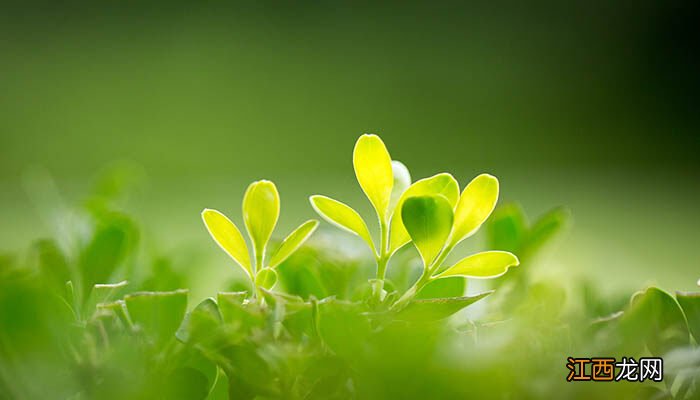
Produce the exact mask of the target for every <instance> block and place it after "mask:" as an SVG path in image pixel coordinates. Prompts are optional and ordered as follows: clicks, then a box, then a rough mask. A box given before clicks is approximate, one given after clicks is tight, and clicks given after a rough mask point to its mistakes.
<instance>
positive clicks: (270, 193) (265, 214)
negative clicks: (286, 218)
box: [243, 180, 280, 268]
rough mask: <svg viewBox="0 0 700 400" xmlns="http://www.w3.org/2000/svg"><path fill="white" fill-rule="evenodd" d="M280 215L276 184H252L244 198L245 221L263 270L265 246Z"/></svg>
mask: <svg viewBox="0 0 700 400" xmlns="http://www.w3.org/2000/svg"><path fill="white" fill-rule="evenodd" d="M279 215H280V196H279V193H277V187H275V184H274V183H272V182H270V181H266V180H261V181H257V182H253V183H251V184H250V186H248V189H247V190H246V192H245V195H244V196H243V221H244V222H245V227H246V229H247V230H248V236H250V240H251V241H252V242H253V249H254V250H255V257H256V260H260V261H259V262H260V264H261V265H259V266H258V268H262V260H263V257H264V254H265V246H267V242H268V241H269V240H270V236H271V235H272V231H273V230H274V229H275V225H277V218H279Z"/></svg>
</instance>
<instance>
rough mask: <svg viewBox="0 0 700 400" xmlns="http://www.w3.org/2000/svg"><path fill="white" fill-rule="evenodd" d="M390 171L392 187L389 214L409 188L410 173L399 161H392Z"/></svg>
mask: <svg viewBox="0 0 700 400" xmlns="http://www.w3.org/2000/svg"><path fill="white" fill-rule="evenodd" d="M391 170H392V172H393V174H394V187H393V189H391V200H390V201H389V213H390V214H391V213H392V212H393V210H394V209H395V207H396V204H397V203H398V202H399V199H400V198H401V195H402V194H403V192H405V191H406V189H408V188H409V187H410V186H411V173H410V172H408V168H406V166H405V165H403V163H402V162H401V161H396V160H392V161H391Z"/></svg>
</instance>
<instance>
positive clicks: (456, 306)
mask: <svg viewBox="0 0 700 400" xmlns="http://www.w3.org/2000/svg"><path fill="white" fill-rule="evenodd" d="M491 293H493V291H489V292H484V293H480V294H477V295H476V296H462V297H446V298H435V299H420V300H413V301H412V302H411V303H410V304H409V305H408V306H406V308H404V309H403V310H401V312H399V314H398V315H397V316H396V318H397V319H399V320H402V321H413V322H432V321H438V320H441V319H444V318H447V317H449V316H451V315H453V314H455V313H456V312H458V311H460V310H462V309H464V308H465V307H467V306H469V305H472V304H474V303H476V302H477V301H479V300H481V299H483V298H484V297H486V296H488V295H490V294H491Z"/></svg>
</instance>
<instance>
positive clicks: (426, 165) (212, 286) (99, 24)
mask: <svg viewBox="0 0 700 400" xmlns="http://www.w3.org/2000/svg"><path fill="white" fill-rule="evenodd" d="M695 7H696V6H693V5H692V3H691V2H660V1H659V2H631V1H630V2H616V3H606V2H600V3H598V2H588V1H586V2H583V1H582V2H544V1H543V2H537V1H536V2H532V3H530V2H528V3H527V4H526V3H521V2H506V3H501V2H473V3H469V4H463V3H462V2H454V3H450V2H446V3H441V4H428V3H426V4H415V3H405V2H401V3H394V4H391V3H389V4H384V5H381V6H379V5H374V4H372V3H366V4H360V3H356V2H330V1H327V2H316V3H312V2H301V3H296V4H294V5H290V4H284V3H258V4H257V5H252V4H235V5H228V6H226V7H224V6H223V5H222V4H220V3H217V2H200V3H197V4H196V5H192V4H186V3H178V2H168V3H167V4H165V3H163V4H157V3H156V4H148V5H146V4H144V3H122V2H113V3H107V4H106V5H105V4H103V5H99V6H98V5H95V4H92V5H86V4H80V3H71V2H68V3H63V4H61V5H60V6H59V5H53V4H23V5H19V4H6V5H5V7H4V11H3V12H2V13H0V221H2V222H1V225H0V251H16V250H23V249H26V248H27V246H28V243H29V241H30V240H31V239H34V238H37V237H41V236H44V235H49V234H52V232H51V230H50V229H49V227H50V224H47V221H45V220H42V218H41V215H42V212H41V209H42V208H45V207H48V206H50V204H55V202H54V201H53V200H52V199H51V198H50V197H47V196H48V195H47V194H46V193H45V192H41V191H40V192H39V193H37V189H36V188H35V186H36V185H35V184H34V182H36V180H37V177H41V176H43V177H47V176H50V177H51V179H53V181H54V182H55V184H56V187H57V188H58V191H59V192H60V194H61V196H62V197H63V198H65V199H66V201H67V202H69V203H70V202H75V201H79V200H80V199H81V198H84V197H85V196H86V194H87V193H88V192H89V190H90V187H91V185H92V184H93V182H94V180H95V177H96V176H97V175H99V173H100V171H102V170H104V169H105V168H110V166H111V165H114V163H117V164H126V165H128V166H129V168H130V170H131V171H132V173H133V174H135V175H136V176H137V177H138V179H137V181H138V182H139V184H138V185H136V188H137V190H136V191H135V192H134V194H133V196H132V197H131V198H130V201H129V203H128V205H127V207H126V208H127V210H129V211H130V212H131V213H133V214H135V215H136V216H137V218H138V219H139V221H140V223H141V225H142V227H143V228H144V230H145V231H146V236H145V238H144V242H145V243H146V246H145V247H146V248H147V249H149V251H152V252H154V253H158V254H163V255H172V256H173V257H179V259H181V260H187V261H185V262H190V265H189V266H186V268H191V270H192V274H193V275H197V276H198V277H200V278H201V279H200V282H201V286H202V287H201V288H200V289H199V290H200V291H201V293H213V292H214V290H216V289H217V288H218V287H219V286H220V283H219V282H220V281H219V280H217V279H218V278H221V277H223V278H226V277H231V276H233V275H234V274H235V270H234V268H232V263H231V262H230V261H229V260H228V259H227V257H226V256H225V255H224V254H223V253H222V252H220V251H219V250H218V249H217V248H216V246H215V245H214V244H213V242H212V241H211V240H210V239H209V237H208V235H207V234H206V231H205V229H204V227H203V225H202V223H201V221H200V218H199V212H200V211H201V210H202V209H203V208H205V207H210V208H217V209H220V210H221V211H223V212H225V213H227V214H229V215H230V216H231V217H232V218H233V219H234V220H235V221H238V222H240V201H241V198H242V195H243V192H244V190H245V187H246V186H247V184H248V183H249V182H250V181H252V180H255V179H261V178H266V179H271V180H274V181H275V182H276V183H277V185H278V188H279V190H280V193H281V197H282V216H281V220H280V227H281V228H282V229H278V230H277V234H276V235H275V236H276V237H280V236H281V235H283V234H284V233H286V232H287V231H288V230H289V229H290V228H291V227H293V226H295V225H296V224H298V223H300V222H301V221H303V220H305V219H307V218H310V217H312V216H313V214H314V213H313V210H312V209H311V207H310V206H309V205H308V201H307V197H308V196H309V195H311V194H316V193H321V194H325V195H330V196H333V197H336V198H340V199H343V200H345V201H347V202H348V203H349V204H352V205H353V206H356V207H358V208H359V209H360V210H361V211H362V212H363V213H364V215H368V216H369V215H370V214H369V205H368V203H367V201H366V200H365V199H364V198H363V196H362V193H361V191H360V189H359V187H358V186H357V184H356V182H355V181H354V175H353V171H352V163H351V151H352V146H353V143H354V141H355V140H356V138H357V137H358V136H359V135H360V134H362V133H365V132H370V133H377V134H379V135H381V137H382V138H383V139H384V141H385V143H386V144H387V146H388V148H389V151H390V152H391V154H392V157H393V158H395V159H399V160H401V161H403V162H404V163H405V164H406V165H407V166H408V167H409V168H410V170H411V172H412V175H413V177H414V179H416V178H422V177H425V176H428V175H431V174H434V173H437V172H441V171H448V172H451V173H453V174H454V175H455V176H456V177H457V178H458V180H459V182H460V185H462V186H463V185H465V184H466V183H467V182H468V181H469V180H470V179H471V178H472V177H473V176H475V175H476V174H478V173H481V172H489V173H492V174H494V175H496V176H498V177H499V179H500V182H501V199H502V200H517V201H519V202H520V203H521V204H522V205H523V206H524V208H525V210H526V211H527V212H528V214H530V215H531V217H533V218H534V217H536V216H537V215H539V214H540V213H542V212H544V211H546V210H547V209H549V208H551V207H554V206H558V205H566V206H568V207H569V208H570V209H571V210H572V213H573V217H574V224H573V226H572V229H571V230H570V232H569V233H568V235H566V236H565V237H564V238H563V240H561V241H560V243H559V245H558V246H557V247H556V248H555V249H553V251H551V252H550V254H549V256H548V257H547V258H546V260H545V262H543V263H542V265H541V268H540V269H541V271H540V272H541V273H542V274H543V275H545V276H548V277H553V278H554V279H556V278H557V277H570V276H577V277H578V276H580V277H588V278H589V279H592V280H594V281H596V282H598V283H600V284H601V285H602V286H603V287H604V288H609V289H612V288H617V287H624V288H626V289H635V288H638V287H640V286H642V285H645V284H648V283H656V284H658V285H661V286H662V287H664V288H667V289H690V288H692V287H694V285H695V282H696V281H697V279H698V278H700V268H699V266H700V256H698V252H697V249H696V247H697V245H698V243H700V234H699V233H698V229H697V225H698V221H700V218H699V217H700V215H699V211H698V204H700V202H699V201H700V186H699V185H698V182H699V178H700V160H699V159H698V156H697V154H698V150H699V147H700V146H699V145H698V144H699V141H698V133H699V132H698V128H699V127H700V123H699V119H700V118H699V113H698V107H697V106H698V103H697V98H696V97H697V93H698V88H699V87H700V84H699V82H700V80H699V78H698V74H697V71H698V70H699V67H700V63H699V62H698V54H700V51H698V49H697V43H698V34H697V33H696V32H695V30H694V29H693V27H694V25H696V22H697V18H698V13H697V10H695V9H694V8H695ZM49 200H51V201H49ZM37 208H38V209H39V210H38V209H37ZM324 227H325V228H326V229H328V230H330V229H329V228H328V226H327V225H324ZM470 246H471V248H478V247H479V246H480V242H479V240H476V241H471V242H470V244H469V245H467V247H468V248H469V247H470ZM183 255H186V256H187V257H185V256H183Z"/></svg>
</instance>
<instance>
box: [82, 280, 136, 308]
mask: <svg viewBox="0 0 700 400" xmlns="http://www.w3.org/2000/svg"><path fill="white" fill-rule="evenodd" d="M127 284H128V282H127V281H121V282H119V283H98V284H96V285H95V286H93V289H92V292H91V293H90V298H89V300H88V303H87V304H88V307H87V308H86V309H87V310H88V311H90V310H95V309H96V308H97V306H98V305H99V304H103V303H110V302H113V301H114V300H116V299H117V298H118V296H119V293H120V292H122V291H123V290H124V289H125V288H126V286H127Z"/></svg>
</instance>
